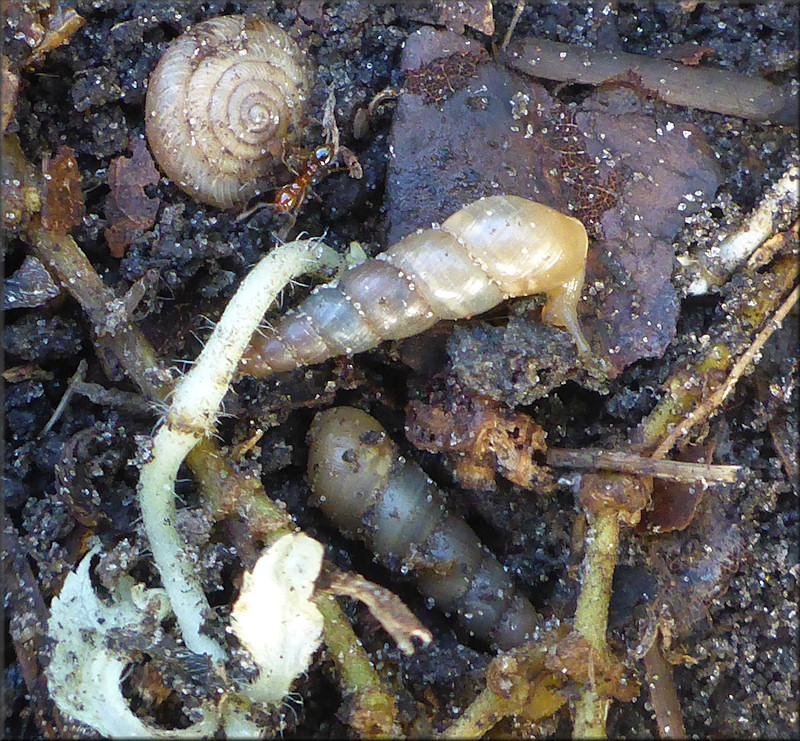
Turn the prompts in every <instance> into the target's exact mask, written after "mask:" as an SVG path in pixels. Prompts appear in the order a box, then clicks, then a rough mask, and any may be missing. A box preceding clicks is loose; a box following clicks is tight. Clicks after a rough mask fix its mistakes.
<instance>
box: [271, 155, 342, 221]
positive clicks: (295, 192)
mask: <svg viewBox="0 0 800 741" xmlns="http://www.w3.org/2000/svg"><path fill="white" fill-rule="evenodd" d="M333 158H334V152H333V147H332V146H330V145H328V144H325V145H323V146H321V147H317V148H316V149H315V150H314V153H313V154H312V155H311V157H309V159H308V161H307V162H306V164H305V169H304V170H303V172H301V173H300V174H298V176H297V177H296V178H295V180H294V182H293V183H289V184H288V185H284V186H283V187H282V188H281V189H280V190H279V191H278V192H277V193H276V194H275V198H274V200H273V201H272V204H271V205H272V207H273V208H274V209H275V210H276V211H277V212H278V213H281V214H286V213H290V212H292V211H296V210H297V209H298V208H300V204H302V203H303V201H304V200H305V198H306V192H307V191H308V189H309V188H310V187H311V186H312V185H313V184H314V183H316V182H317V181H318V180H320V179H321V178H323V177H324V176H325V175H327V174H328V172H329V170H330V167H331V165H332V164H333Z"/></svg>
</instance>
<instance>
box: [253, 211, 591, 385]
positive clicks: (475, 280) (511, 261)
mask: <svg viewBox="0 0 800 741" xmlns="http://www.w3.org/2000/svg"><path fill="white" fill-rule="evenodd" d="M587 246H588V238H587V235H586V230H585V229H584V227H583V224H581V223H580V221H578V220H577V219H573V218H572V217H571V216H567V215H565V214H562V213H560V212H559V211H556V210H555V209H552V208H549V207H548V206H545V205H543V204H541V203H536V202H535V201H529V200H527V199H525V198H520V197H518V196H493V197H491V198H481V199H480V200H478V201H474V202H473V203H470V204H468V205H467V206H464V208H462V209H460V210H459V211H456V212H455V213H454V214H453V215H452V216H450V217H449V218H448V219H446V220H445V221H444V223H443V224H442V225H441V227H439V228H435V229H421V230H419V231H417V232H416V233H414V234H410V235H409V236H407V237H405V238H404V239H401V240H400V241H399V242H398V243H397V244H395V245H394V246H392V247H390V248H389V249H388V250H387V251H386V252H385V253H383V254H381V255H378V257H377V258H375V259H372V260H367V261H366V262H363V263H361V264H360V265H357V266H355V267H353V268H350V269H349V270H347V271H345V272H344V274H343V275H342V276H341V277H340V278H339V280H338V281H337V282H335V283H332V284H327V285H325V286H321V287H319V288H317V289H315V290H314V291H313V292H312V293H311V295H310V296H309V297H308V298H307V299H306V300H305V302H303V303H302V304H301V305H300V307H299V308H297V309H296V310H293V311H290V312H288V313H287V314H286V315H285V316H283V317H281V318H280V319H279V320H278V321H277V323H276V324H275V325H274V326H273V327H272V328H271V329H270V328H267V329H266V330H264V332H263V334H256V335H254V337H253V340H252V341H251V344H250V347H249V348H248V350H247V352H246V353H245V355H244V358H243V359H242V362H241V364H240V367H239V370H240V371H241V372H242V373H243V374H245V375H249V376H255V377H264V376H268V375H270V374H271V373H275V372H280V371H285V370H291V369H293V368H297V367H300V366H303V365H313V364H314V363H319V362H321V361H323V360H326V359H327V358H330V357H334V356H336V355H344V354H348V355H349V354H352V353H358V352H362V351H364V350H367V349H369V348H372V347H375V346H376V345H378V344H380V343H381V342H383V341H384V340H395V339H400V338H403V337H408V336H410V335H413V334H417V333H418V332H422V331H424V330H426V329H428V328H429V327H430V326H432V325H433V324H435V323H436V322H437V321H439V320H440V319H461V318H463V317H469V316H472V315H474V314H480V313H482V312H485V311H487V310H489V309H491V308H492V307H494V306H496V305H497V304H499V303H500V302H501V301H503V300H505V299H507V298H510V297H515V296H529V295H532V294H535V293H546V294H547V303H546V305H545V308H544V313H543V318H544V320H545V321H546V322H548V323H550V324H555V325H559V326H563V327H566V328H567V330H568V331H569V332H570V333H571V334H572V336H573V338H574V339H575V342H576V344H577V345H578V348H579V350H580V351H581V352H588V350H589V346H588V344H587V342H586V340H585V338H584V337H583V333H582V332H581V329H580V326H579V324H578V316H577V304H578V301H579V300H580V296H581V290H582V288H583V280H584V276H585V271H586V251H587Z"/></svg>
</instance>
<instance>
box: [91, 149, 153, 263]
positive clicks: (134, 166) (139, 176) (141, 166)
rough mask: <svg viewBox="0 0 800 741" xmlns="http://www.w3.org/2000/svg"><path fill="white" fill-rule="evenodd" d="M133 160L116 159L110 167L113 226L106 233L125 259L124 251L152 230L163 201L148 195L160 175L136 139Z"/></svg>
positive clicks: (109, 200)
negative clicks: (147, 187) (149, 188)
mask: <svg viewBox="0 0 800 741" xmlns="http://www.w3.org/2000/svg"><path fill="white" fill-rule="evenodd" d="M131 153H132V155H133V156H132V157H130V158H128V157H116V158H115V159H113V160H112V161H111V164H110V166H109V168H108V185H109V187H110V188H111V192H110V193H109V194H108V197H107V198H106V218H107V219H108V221H109V223H110V226H108V227H106V229H105V230H104V234H105V237H106V242H107V243H108V248H109V250H110V251H111V254H112V255H113V256H114V257H119V258H121V257H124V255H125V249H126V248H127V247H128V245H130V244H131V242H133V241H134V240H135V239H137V238H138V237H140V236H141V235H142V234H144V232H146V231H147V230H148V229H150V228H151V227H152V226H153V224H154V223H155V220H156V214H157V213H158V207H159V206H160V204H161V201H160V200H159V199H158V198H151V197H150V196H148V195H147V193H145V191H144V189H145V186H147V185H153V184H155V183H157V182H158V180H159V177H160V176H159V173H158V170H157V169H156V166H155V164H154V163H153V158H152V157H151V156H150V152H149V150H148V149H147V145H146V144H145V142H144V139H141V138H140V139H134V141H133V143H132V144H131Z"/></svg>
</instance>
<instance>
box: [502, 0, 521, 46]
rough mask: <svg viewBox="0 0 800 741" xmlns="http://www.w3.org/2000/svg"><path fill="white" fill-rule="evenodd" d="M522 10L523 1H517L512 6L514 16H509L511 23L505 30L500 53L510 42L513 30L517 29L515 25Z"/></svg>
mask: <svg viewBox="0 0 800 741" xmlns="http://www.w3.org/2000/svg"><path fill="white" fill-rule="evenodd" d="M523 10H525V0H517V4H516V5H515V6H514V15H512V16H511V22H510V23H509V24H508V28H507V29H506V35H505V36H504V37H503V43H502V44H500V51H505V50H506V47H507V46H508V42H509V41H511V37H512V35H513V34H514V29H515V28H516V27H517V23H519V17H520V16H521V15H522V11H523Z"/></svg>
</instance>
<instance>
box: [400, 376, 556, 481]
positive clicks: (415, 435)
mask: <svg viewBox="0 0 800 741" xmlns="http://www.w3.org/2000/svg"><path fill="white" fill-rule="evenodd" d="M407 420H408V421H407V425H406V428H407V432H406V436H407V437H408V439H409V440H410V441H411V442H412V443H413V444H414V445H415V446H416V447H418V448H420V449H421V450H427V451H429V452H431V453H449V454H450V463H451V464H452V465H453V467H454V469H455V475H456V478H457V480H458V482H459V483H460V484H461V485H462V486H464V487H465V488H467V489H478V490H483V491H491V490H494V489H495V488H496V484H495V471H498V472H499V473H501V474H502V475H503V476H504V477H505V478H507V479H508V480H509V481H511V482H512V483H514V484H517V485H518V486H523V487H526V488H532V487H534V485H535V484H538V485H541V486H546V485H547V483H549V476H548V474H547V472H546V470H545V469H543V468H542V467H541V466H539V465H537V464H536V462H535V461H534V455H535V454H536V453H542V452H544V451H545V450H546V449H547V448H546V445H545V442H544V439H545V433H544V430H543V429H542V428H541V427H540V426H539V425H537V424H536V422H534V421H533V419H531V418H530V417H529V416H527V415H525V414H517V413H515V412H512V411H511V410H509V409H507V408H505V407H503V406H502V405H500V404H499V403H498V402H496V401H493V400H492V399H488V398H486V397H484V396H479V395H478V394H475V393H473V392H471V391H463V390H461V389H460V388H459V387H458V386H457V385H451V386H447V387H446V388H445V389H440V390H435V391H433V392H432V393H431V394H430V396H429V398H428V401H427V402H422V401H412V402H411V403H410V404H409V405H408V411H407Z"/></svg>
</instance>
